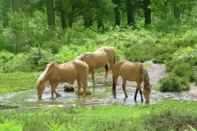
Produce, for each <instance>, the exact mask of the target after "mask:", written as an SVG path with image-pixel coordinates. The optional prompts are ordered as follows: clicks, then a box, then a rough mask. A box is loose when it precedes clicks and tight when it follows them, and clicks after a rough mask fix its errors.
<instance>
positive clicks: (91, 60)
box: [77, 47, 115, 87]
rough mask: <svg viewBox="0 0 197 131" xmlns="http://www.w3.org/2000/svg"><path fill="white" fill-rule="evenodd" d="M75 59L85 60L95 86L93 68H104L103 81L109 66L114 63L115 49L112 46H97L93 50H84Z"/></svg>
mask: <svg viewBox="0 0 197 131" xmlns="http://www.w3.org/2000/svg"><path fill="white" fill-rule="evenodd" d="M77 59H80V60H82V61H84V62H86V63H87V64H88V66H89V73H91V75H92V82H93V86H94V87H95V76H94V73H95V70H96V69H98V68H102V67H103V68H105V81H106V79H107V75H108V71H109V68H110V67H112V66H113V64H114V63H115V49H114V48H112V47H104V48H99V49H97V50H96V51H94V52H86V53H84V54H82V55H80V56H79V57H77Z"/></svg>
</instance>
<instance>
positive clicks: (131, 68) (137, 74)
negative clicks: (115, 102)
mask: <svg viewBox="0 0 197 131" xmlns="http://www.w3.org/2000/svg"><path fill="white" fill-rule="evenodd" d="M112 75H113V85H112V94H113V96H114V98H116V84H117V79H118V77H119V76H121V78H122V89H123V91H124V94H125V100H126V99H127V97H128V96H127V92H126V82H127V80H128V81H136V83H137V87H136V91H135V95H134V100H135V102H137V93H138V91H140V95H141V102H143V96H142V90H143V95H144V97H145V103H147V104H148V103H149V101H150V93H151V85H150V82H149V75H148V72H147V70H145V69H144V67H143V64H142V63H132V62H129V61H127V60H124V61H121V62H118V63H116V64H115V65H114V66H113V68H112ZM142 83H143V85H144V87H143V88H142V86H141V85H142Z"/></svg>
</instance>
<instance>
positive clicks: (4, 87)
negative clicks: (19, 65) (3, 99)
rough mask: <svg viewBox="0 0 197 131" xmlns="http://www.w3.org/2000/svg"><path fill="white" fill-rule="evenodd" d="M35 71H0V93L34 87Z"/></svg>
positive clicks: (36, 74) (36, 75)
mask: <svg viewBox="0 0 197 131" xmlns="http://www.w3.org/2000/svg"><path fill="white" fill-rule="evenodd" d="M38 74H39V73H37V72H33V73H24V72H14V73H0V93H8V92H16V91H21V90H27V89H32V88H35V82H36V79H37V78H38Z"/></svg>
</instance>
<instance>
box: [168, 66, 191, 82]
mask: <svg viewBox="0 0 197 131" xmlns="http://www.w3.org/2000/svg"><path fill="white" fill-rule="evenodd" d="M172 73H174V74H176V75H177V76H179V77H182V78H185V79H187V80H189V81H190V80H191V78H192V69H191V65H190V64H188V63H179V64H176V65H174V67H173V69H172Z"/></svg>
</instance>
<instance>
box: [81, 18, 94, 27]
mask: <svg viewBox="0 0 197 131" xmlns="http://www.w3.org/2000/svg"><path fill="white" fill-rule="evenodd" d="M83 20H84V26H85V27H86V28H89V27H91V26H92V25H93V19H92V17H91V16H88V15H85V16H83Z"/></svg>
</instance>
